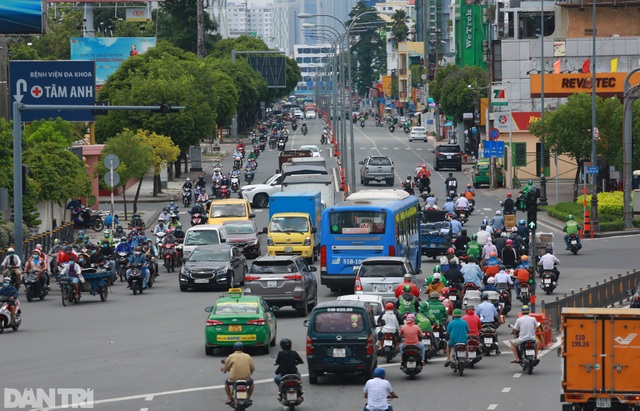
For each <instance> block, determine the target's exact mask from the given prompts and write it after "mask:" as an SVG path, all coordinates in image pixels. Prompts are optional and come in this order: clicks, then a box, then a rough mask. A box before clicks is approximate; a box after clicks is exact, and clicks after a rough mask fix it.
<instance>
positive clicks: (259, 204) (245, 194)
mask: <svg viewBox="0 0 640 411" xmlns="http://www.w3.org/2000/svg"><path fill="white" fill-rule="evenodd" d="M281 190H282V175H281V174H274V175H272V176H271V177H269V178H268V179H267V180H266V181H265V182H264V183H262V184H249V185H245V186H242V188H241V189H240V194H241V195H242V198H244V199H245V200H247V201H249V202H250V203H251V204H252V205H253V206H254V207H256V208H267V207H269V197H270V196H271V195H272V194H273V193H278V192H280V191H281Z"/></svg>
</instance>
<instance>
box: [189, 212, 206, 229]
mask: <svg viewBox="0 0 640 411" xmlns="http://www.w3.org/2000/svg"><path fill="white" fill-rule="evenodd" d="M200 224H206V221H205V219H204V218H202V214H200V213H193V214H192V215H191V225H192V226H194V225H200Z"/></svg>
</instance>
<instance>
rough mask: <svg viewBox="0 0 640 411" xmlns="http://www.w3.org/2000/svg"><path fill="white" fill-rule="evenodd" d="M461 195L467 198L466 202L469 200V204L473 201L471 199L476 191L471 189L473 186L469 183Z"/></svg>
mask: <svg viewBox="0 0 640 411" xmlns="http://www.w3.org/2000/svg"><path fill="white" fill-rule="evenodd" d="M462 195H463V196H465V197H466V198H467V200H469V202H471V200H473V197H475V196H476V191H475V190H474V189H473V185H471V183H468V184H467V188H466V190H464V192H463V193H462Z"/></svg>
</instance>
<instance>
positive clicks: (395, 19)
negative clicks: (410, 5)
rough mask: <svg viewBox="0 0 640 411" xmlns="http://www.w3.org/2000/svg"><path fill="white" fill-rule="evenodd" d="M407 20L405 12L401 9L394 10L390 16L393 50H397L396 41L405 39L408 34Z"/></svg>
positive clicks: (399, 41)
mask: <svg viewBox="0 0 640 411" xmlns="http://www.w3.org/2000/svg"><path fill="white" fill-rule="evenodd" d="M408 20H409V17H408V16H407V12H406V11H404V10H402V9H398V10H396V12H395V13H393V16H391V38H392V39H393V42H394V43H393V48H394V49H395V50H398V43H402V42H404V41H407V38H408V36H409V27H407V21H408Z"/></svg>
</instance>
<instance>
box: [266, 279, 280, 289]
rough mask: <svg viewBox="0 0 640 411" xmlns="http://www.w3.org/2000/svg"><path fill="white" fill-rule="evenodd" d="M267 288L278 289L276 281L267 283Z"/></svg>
mask: <svg viewBox="0 0 640 411" xmlns="http://www.w3.org/2000/svg"><path fill="white" fill-rule="evenodd" d="M267 288H278V282H277V281H267Z"/></svg>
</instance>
